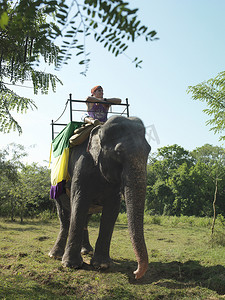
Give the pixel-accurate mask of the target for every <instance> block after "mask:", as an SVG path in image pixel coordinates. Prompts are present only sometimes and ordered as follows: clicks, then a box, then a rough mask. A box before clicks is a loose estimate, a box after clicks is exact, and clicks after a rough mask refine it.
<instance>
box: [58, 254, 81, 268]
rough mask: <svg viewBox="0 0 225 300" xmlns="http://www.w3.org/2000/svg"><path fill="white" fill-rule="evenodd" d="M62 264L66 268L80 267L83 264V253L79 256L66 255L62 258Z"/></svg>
mask: <svg viewBox="0 0 225 300" xmlns="http://www.w3.org/2000/svg"><path fill="white" fill-rule="evenodd" d="M62 265H63V267H65V268H74V269H80V268H81V267H82V265H83V259H82V257H81V255H79V256H78V257H77V258H73V259H69V258H68V257H65V255H64V256H63V258H62Z"/></svg>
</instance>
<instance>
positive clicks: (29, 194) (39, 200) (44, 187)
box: [13, 163, 52, 223]
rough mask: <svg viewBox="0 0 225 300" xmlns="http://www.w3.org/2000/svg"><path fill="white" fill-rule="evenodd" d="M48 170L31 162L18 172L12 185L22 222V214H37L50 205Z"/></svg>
mask: <svg viewBox="0 0 225 300" xmlns="http://www.w3.org/2000/svg"><path fill="white" fill-rule="evenodd" d="M50 185H51V182H50V170H48V169H47V168H46V167H42V166H39V165H38V164H35V163H33V164H32V165H26V166H24V167H23V169H22V170H21V172H19V180H18V182H17V183H16V185H15V186H14V189H13V195H14V197H15V199H16V205H17V208H18V212H19V215H20V221H21V223H22V222H23V218H24V215H25V214H26V215H29V216H33V215H35V214H36V215H38V213H40V212H42V211H44V210H47V209H49V208H50V207H51V205H52V202H51V201H50V199H49V190H50Z"/></svg>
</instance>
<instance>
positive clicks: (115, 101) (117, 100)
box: [86, 96, 121, 104]
mask: <svg viewBox="0 0 225 300" xmlns="http://www.w3.org/2000/svg"><path fill="white" fill-rule="evenodd" d="M86 101H88V102H103V103H105V102H106V103H107V102H108V103H113V104H120V103H121V99H120V98H95V97H93V96H89V97H87V99H86Z"/></svg>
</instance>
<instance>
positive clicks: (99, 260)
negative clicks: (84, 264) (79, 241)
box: [91, 255, 112, 270]
mask: <svg viewBox="0 0 225 300" xmlns="http://www.w3.org/2000/svg"><path fill="white" fill-rule="evenodd" d="M111 263H112V260H111V258H110V257H105V256H102V255H94V257H93V258H92V260H91V264H92V266H93V267H94V268H96V269H102V270H104V269H108V268H109V267H110V265H111Z"/></svg>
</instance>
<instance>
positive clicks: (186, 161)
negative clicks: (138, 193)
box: [146, 144, 225, 216]
mask: <svg viewBox="0 0 225 300" xmlns="http://www.w3.org/2000/svg"><path fill="white" fill-rule="evenodd" d="M224 154H225V152H224V149H223V148H222V147H217V146H215V147H214V146H212V145H208V144H206V145H204V146H202V147H198V148H196V149H195V150H193V151H192V152H189V151H187V150H185V149H183V148H182V147H180V146H178V145H172V146H167V147H162V148H159V149H158V150H157V153H156V154H155V155H154V156H153V157H152V158H151V160H150V164H149V165H148V168H147V195H146V210H147V211H151V213H152V212H154V213H157V214H167V215H174V214H175V215H181V214H183V215H189V216H190V215H195V216H212V213H213V208H214V214H215V211H217V214H218V213H219V214H224V211H225V202H224V197H225V190H224V182H225V155H224ZM215 196H216V197H215ZM214 199H216V202H215V201H214V206H213V205H212V202H213V200H214Z"/></svg>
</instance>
